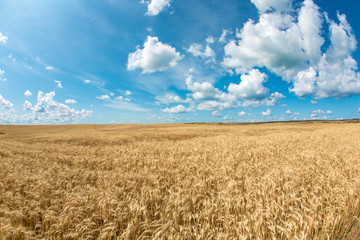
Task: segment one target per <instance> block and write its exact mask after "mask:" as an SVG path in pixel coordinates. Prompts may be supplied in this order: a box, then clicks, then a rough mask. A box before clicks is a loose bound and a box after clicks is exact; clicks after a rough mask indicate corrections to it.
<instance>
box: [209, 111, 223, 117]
mask: <svg viewBox="0 0 360 240" xmlns="http://www.w3.org/2000/svg"><path fill="white" fill-rule="evenodd" d="M211 115H212V116H214V117H222V115H221V113H220V112H219V111H218V110H216V111H213V112H212V113H211Z"/></svg>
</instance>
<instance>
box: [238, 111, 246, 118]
mask: <svg viewBox="0 0 360 240" xmlns="http://www.w3.org/2000/svg"><path fill="white" fill-rule="evenodd" d="M238 115H239V117H245V116H246V112H244V111H241V112H239V113H238Z"/></svg>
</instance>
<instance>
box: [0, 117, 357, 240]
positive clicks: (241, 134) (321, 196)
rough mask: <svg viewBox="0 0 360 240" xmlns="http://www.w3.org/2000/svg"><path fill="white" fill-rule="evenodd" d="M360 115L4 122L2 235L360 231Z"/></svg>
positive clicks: (332, 235)
mask: <svg viewBox="0 0 360 240" xmlns="http://www.w3.org/2000/svg"><path fill="white" fill-rule="evenodd" d="M359 201H360V123H356V122H303V123H301V122H298V123H296V122H293V123H267V124H158V125H156V124H154V125H66V126H0V239H359V238H360V220H359V219H360V202H359Z"/></svg>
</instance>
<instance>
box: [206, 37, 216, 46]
mask: <svg viewBox="0 0 360 240" xmlns="http://www.w3.org/2000/svg"><path fill="white" fill-rule="evenodd" d="M205 42H206V43H208V44H212V43H214V42H215V38H214V37H213V36H209V37H207V38H206V40H205Z"/></svg>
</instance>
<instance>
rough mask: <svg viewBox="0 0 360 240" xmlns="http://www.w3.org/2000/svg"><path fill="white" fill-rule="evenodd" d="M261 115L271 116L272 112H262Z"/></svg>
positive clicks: (268, 110)
mask: <svg viewBox="0 0 360 240" xmlns="http://www.w3.org/2000/svg"><path fill="white" fill-rule="evenodd" d="M261 115H263V116H271V110H270V109H267V110H266V111H265V112H262V113H261Z"/></svg>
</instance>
